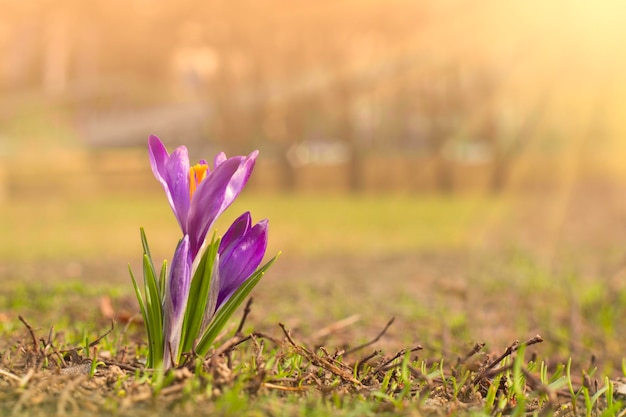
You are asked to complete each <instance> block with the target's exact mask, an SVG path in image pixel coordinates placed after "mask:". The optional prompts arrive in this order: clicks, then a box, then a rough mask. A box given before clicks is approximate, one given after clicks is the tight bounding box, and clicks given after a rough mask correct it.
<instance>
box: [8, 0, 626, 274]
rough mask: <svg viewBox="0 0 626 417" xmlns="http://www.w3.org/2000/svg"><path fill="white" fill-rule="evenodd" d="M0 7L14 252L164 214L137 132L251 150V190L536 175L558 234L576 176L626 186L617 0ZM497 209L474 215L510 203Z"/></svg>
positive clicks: (433, 185) (524, 180) (625, 87)
mask: <svg viewBox="0 0 626 417" xmlns="http://www.w3.org/2000/svg"><path fill="white" fill-rule="evenodd" d="M0 10H1V12H0V201H1V202H2V210H3V213H2V219H3V222H2V223H0V225H2V227H3V228H4V229H5V230H4V231H3V232H4V233H3V234H4V236H5V238H4V239H3V240H4V241H3V242H2V245H0V256H1V258H2V259H4V261H7V262H8V260H9V259H20V258H25V259H28V258H33V257H34V258H41V257H45V256H50V257H54V256H60V255H61V254H63V253H64V254H65V255H66V256H68V257H72V256H83V255H85V254H84V253H83V252H81V250H85V248H86V247H90V246H89V245H87V244H86V243H85V242H87V241H88V237H85V236H83V235H89V234H92V235H93V234H97V233H104V231H109V232H110V231H111V230H116V229H114V226H112V225H113V224H114V222H115V221H116V219H118V220H119V219H121V218H124V217H125V216H126V218H129V219H131V220H132V221H133V222H134V221H138V222H141V221H144V220H145V222H147V223H148V225H150V219H151V217H150V216H151V214H150V213H152V212H151V211H150V210H156V211H155V212H154V214H153V217H154V222H155V223H154V224H158V222H157V220H156V219H158V218H160V216H170V215H169V214H165V213H166V212H167V210H168V208H167V207H163V208H159V209H153V206H154V205H159V207H161V206H166V204H164V200H163V197H162V195H161V190H160V188H159V185H158V184H157V183H156V181H155V180H154V179H153V177H152V174H151V172H150V170H149V166H148V162H147V159H148V158H147V152H146V141H147V137H148V135H149V134H157V135H158V136H160V137H161V139H162V140H163V141H164V142H165V143H166V144H167V146H168V147H169V149H170V150H171V149H173V148H174V147H175V146H177V145H180V144H186V145H187V146H188V147H189V148H190V154H191V155H192V159H200V158H206V159H211V158H212V155H214V154H215V153H216V152H218V151H222V150H224V151H226V152H227V154H229V155H232V154H247V153H249V152H250V151H251V150H252V149H259V150H260V151H261V157H260V158H259V163H258V165H257V169H256V171H255V174H254V176H253V179H252V181H251V183H250V189H251V190H252V191H250V192H251V193H252V194H251V195H255V196H257V197H258V196H261V197H258V198H257V199H256V200H255V199H254V198H252V197H251V198H250V200H252V201H257V202H258V201H262V200H259V199H262V198H268V197H267V196H268V195H278V196H280V195H314V196H317V197H316V198H314V199H311V200H301V201H304V203H303V204H305V205H306V204H309V205H310V204H313V203H312V201H319V200H320V199H322V198H327V197H328V196H337V195H340V196H343V195H353V196H357V197H355V198H362V199H363V198H365V199H366V202H365V203H359V204H363V205H365V204H367V202H371V201H373V200H374V199H376V198H387V199H389V198H391V197H390V196H394V195H395V196H397V195H400V196H405V197H406V196H409V197H406V198H417V199H419V198H432V196H448V197H442V198H459V197H455V196H463V198H466V199H467V198H469V199H472V198H479V199H481V200H480V201H490V203H485V204H489V210H487V209H484V207H482V206H480V204H483V203H476V204H479V206H478V207H479V208H476V209H473V210H475V211H476V212H481V213H483V212H487V211H488V213H489V214H491V213H496V214H497V213H502V212H507V210H508V209H502V208H501V206H500V205H498V204H499V203H493V201H495V200H494V199H502V198H507V199H508V200H506V201H512V200H510V199H511V198H513V199H516V198H521V197H520V196H526V195H534V196H537V195H539V196H540V198H539V199H538V200H537V201H539V202H540V203H541V204H543V205H545V207H544V206H541V205H539V206H535V209H536V210H535V211H531V213H533V214H532V216H530V217H532V218H533V219H534V220H533V221H535V222H537V221H541V220H544V219H548V221H550V222H551V223H550V226H548V227H547V228H548V229H549V230H550V233H551V236H552V235H554V234H555V233H559V230H560V228H561V227H562V225H563V224H567V223H568V222H569V220H568V218H567V215H566V211H567V207H571V206H572V205H574V206H578V203H573V201H575V200H573V199H572V198H573V197H572V196H574V194H575V192H576V190H579V189H582V190H584V193H583V194H581V195H582V196H583V200H584V201H586V202H590V201H596V202H599V201H606V200H604V199H605V198H606V195H611V196H614V199H613V200H614V201H617V202H618V203H619V202H620V201H621V200H623V199H620V198H619V191H620V190H623V189H624V185H626V162H624V155H626V141H624V140H623V135H624V132H625V130H626V118H625V117H624V114H626V112H625V110H626V54H625V53H624V48H625V47H626V46H625V42H626V29H624V25H623V22H624V21H626V5H624V4H623V3H622V2H619V1H611V0H607V1H603V2H594V3H591V2H588V1H585V0H574V1H572V0H568V1H551V2H544V1H524V2H501V1H475V0H445V1H426V0H422V1H418V0H415V1H409V0H385V1H382V0H338V1H321V2H308V1H307V2H305V1H293V0H263V1H258V0H228V1H224V0H202V1H198V0H181V1H178V2H165V1H147V0H124V1H121V0H106V1H104V0H93V1H89V2H85V1H82V0H55V1H52V0H38V1H22V0H0ZM607 190H608V194H602V197H598V194H594V193H598V192H602V193H605V192H607ZM502 195H505V196H507V197H498V196H502ZM153 196H154V197H153ZM263 196H264V197H263ZM358 196H360V197H358ZM363 196H370V197H363ZM371 196H374V197H371ZM377 196H385V197H377ZM411 196H412V197H411ZM468 196H469V197H468ZM476 196H479V197H476ZM277 198H278V197H277ZM367 198H369V199H367ZM436 198H439V197H436ZM116 199H117V200H116ZM489 199H491V200H489ZM613 200H612V201H613ZM83 201H88V202H91V203H84V204H88V206H81V205H80V204H83V203H81V202H83ZM142 201H143V203H142ZM280 201H281V202H282V203H281V204H283V206H281V207H282V208H283V209H284V211H285V212H290V211H293V210H296V209H297V207H299V206H297V205H296V204H295V203H293V204H294V205H290V204H291V203H288V202H286V201H285V200H280ZM420 201H426V200H420ZM437 201H438V203H437V204H439V206H437V205H435V206H434V207H438V208H436V209H433V210H436V211H441V210H442V209H441V207H445V204H444V203H441V201H444V200H437ZM454 201H457V202H458V200H454ZM472 201H475V200H472ZM498 201H502V200H498ZM515 201H517V200H515ZM547 201H550V202H552V203H553V204H552V203H550V206H549V207H548V206H547V205H546V204H547V203H546V202H547ZM117 203H120V204H117ZM122 203H123V204H126V206H124V205H123V204H122ZM248 203H250V201H248ZM89 204H91V205H89ZM142 204H144V205H142ZM251 204H252V205H254V204H261V203H251ZM276 204H279V203H276V201H270V202H268V203H267V207H270V206H271V207H275V206H276ZM329 204H330V203H329ZM451 204H452V203H451ZM600 206H601V207H603V208H606V207H607V204H606V203H602V204H600ZM94 207H98V208H99V210H101V212H99V211H97V210H96V209H95V208H94ZM119 207H124V208H123V209H122V208H119ZM129 207H134V208H135V211H129V210H131V209H130V208H129ZM387 209H388V210H389V211H390V212H393V210H396V208H393V207H389V208H387ZM483 209H484V210H483ZM328 211H329V212H332V211H334V208H333V206H332V204H331V205H330V206H329V207H328ZM267 212H270V214H272V212H271V210H270V208H267V209H266V210H265V213H264V212H261V213H260V216H263V217H264V216H265V215H267V214H266V213H267ZM132 213H135V214H132ZM409 213H410V211H409ZM462 213H465V212H462ZM462 213H461V216H462V215H463V214H462ZM472 213H473V212H472ZM236 214H237V213H235V214H234V215H236ZM483 214H484V213H483ZM483 214H481V216H483ZM614 214H615V213H614ZM277 215H279V216H284V213H282V212H281V213H278V214H277ZM408 215H409V216H410V214H408ZM500 215H501V214H500ZM604 215H605V214H600V215H599V216H604ZM623 215H624V212H623V211H622V205H621V203H619V204H618V209H617V211H616V214H615V215H614V216H612V217H610V219H611V221H610V222H608V223H607V224H606V225H604V226H603V227H608V228H611V229H612V230H619V232H620V233H621V231H623V227H622V226H623V220H624V216H623ZM133 216H135V217H133ZM372 216H376V214H372ZM449 216H450V218H455V217H456V218H458V216H459V214H458V213H457V212H456V211H454V210H452V211H451V212H450V213H449ZM501 216H504V215H501ZM466 217H467V216H466ZM484 217H489V216H487V215H484ZM605 217H606V218H607V219H608V218H609V216H605ZM167 218H168V219H169V220H171V219H170V217H167ZM467 218H468V219H469V220H467V221H468V223H469V222H471V221H472V220H475V217H471V216H469V217H467ZM502 218H503V219H504V220H501V221H500V222H495V223H494V222H492V221H487V220H484V218H483V217H480V219H481V222H482V223H480V225H483V224H488V225H490V227H491V228H492V229H498V228H499V226H500V225H501V224H502V223H516V222H515V221H512V220H511V217H506V216H504V217H502ZM577 218H579V219H580V217H577ZM370 220H371V219H370ZM483 220H484V222H483ZM119 221H122V220H119ZM295 221H297V220H296V219H294V222H295ZM615 221H618V222H620V223H619V225H620V228H615V227H614V226H615V224H616V223H614V222H615ZM81 222H83V223H81ZM129 222H130V221H129ZM300 222H302V219H300ZM96 224H101V226H98V227H100V228H101V229H93V228H95V227H96V226H95V225H96ZM387 226H388V225H387ZM111 227H113V229H111ZM134 227H136V226H134ZM154 227H158V226H154ZM278 227H280V226H278ZM396 227H398V228H401V226H396ZM594 227H595V226H594ZM81 228H82V229H81ZM85 229H86V230H85ZM286 229H287V227H285V231H286ZM68 230H72V231H71V232H69V231H68ZM94 230H95V231H94ZM381 230H385V229H384V228H383V226H381ZM474 232H475V231H474V229H472V232H471V233H469V232H468V233H467V235H468V236H469V235H471V236H474V239H475V236H477V234H476V233H474ZM525 232H526V233H528V230H526V231H525ZM125 233H126V229H124V234H121V235H122V236H125V237H124V239H126V236H128V235H127V234H125ZM130 233H133V234H132V237H133V238H134V237H135V234H134V233H135V232H134V231H133V232H130ZM157 233H158V232H157ZM398 233H400V231H398ZM419 233H431V234H432V235H433V236H434V235H436V232H424V231H423V230H422V231H420V232H419ZM174 235H176V231H175V228H174V227H172V232H171V236H174ZM278 236H279V237H278V238H277V239H278V240H279V243H283V244H286V245H289V244H290V242H292V241H291V240H288V239H286V240H284V241H282V242H281V241H280V239H281V238H280V234H279V235H278ZM540 236H541V235H540V234H534V233H532V236H530V237H529V239H531V240H532V239H535V240H537V239H541V238H540ZM585 236H587V235H585ZM167 237H168V238H169V237H170V235H168V236H167ZM61 238H63V239H68V240H70V241H71V242H72V243H71V244H69V245H70V246H69V247H71V248H73V249H71V250H70V249H68V246H64V245H62V244H57V243H58V239H61ZM46 239H50V240H46ZM71 239H74V240H71ZM98 239H101V241H104V240H106V239H104V238H103V237H102V238H101V237H98ZM118 239H120V237H119V235H115V236H114V237H110V238H109V240H111V241H117V240H118ZM301 240H303V239H299V238H296V237H294V238H293V241H295V242H300V241H301ZM553 240H554V239H553ZM470 241H471V242H474V241H472V240H470ZM34 242H39V244H38V245H35V244H34ZM380 245H381V246H382V245H383V244H382V243H381V244H380ZM110 246H111V247H113V249H112V250H113V252H114V253H115V249H118V250H119V251H120V254H121V253H122V251H123V250H126V249H127V248H128V247H127V246H123V245H122V246H121V248H123V249H121V248H120V247H119V245H117V244H111V245H110ZM400 246H401V244H398V247H400ZM102 247H103V246H100V248H102ZM104 247H105V248H106V246H104ZM129 247H132V248H134V246H129ZM392 247H393V245H392ZM416 247H419V245H418V246H416ZM97 248H98V246H97V245H96V244H94V245H93V252H94V253H97V252H99V251H102V250H103V249H100V250H98V249H97ZM105 250H106V249H105ZM307 250H308V249H307ZM55 251H56V252H55ZM123 253H125V252H123ZM85 256H87V255H85Z"/></svg>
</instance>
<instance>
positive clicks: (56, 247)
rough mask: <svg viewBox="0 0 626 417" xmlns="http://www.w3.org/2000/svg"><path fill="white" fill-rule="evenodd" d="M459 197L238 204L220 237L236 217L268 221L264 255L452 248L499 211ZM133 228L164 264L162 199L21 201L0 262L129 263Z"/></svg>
mask: <svg viewBox="0 0 626 417" xmlns="http://www.w3.org/2000/svg"><path fill="white" fill-rule="evenodd" d="M498 205H499V202H498V201H496V200H490V199H484V198H482V199H481V198H459V197H449V198H441V197H406V196H404V197H402V196H399V197H398V196H396V197H389V198H381V197H380V196H362V197H354V198H350V197H345V196H335V197H323V198H322V197H316V196H308V197H306V196H298V197H295V196H280V195H272V196H263V195H246V196H242V197H241V198H240V199H239V200H238V201H237V202H236V203H235V205H234V206H233V207H231V208H230V209H229V210H228V212H227V213H226V214H225V215H224V216H223V219H221V221H220V222H219V224H218V225H217V228H218V229H220V230H222V231H223V230H224V229H225V228H226V227H227V225H228V224H229V223H230V222H231V221H232V220H234V218H235V217H237V216H238V215H239V214H240V213H241V212H242V211H244V210H250V211H251V212H252V213H253V216H254V218H253V220H254V219H257V220H258V219H260V218H263V217H267V218H269V219H270V220H271V225H270V227H271V233H272V235H271V242H270V244H271V246H270V251H273V252H276V251H278V250H283V249H286V248H289V252H290V253H291V254H293V255H294V256H296V255H304V256H311V255H313V256H314V255H319V254H328V253H333V254H338V255H341V254H371V253H376V252H380V251H386V252H392V253H393V252H399V251H406V250H421V249H443V248H458V247H460V246H461V245H463V244H464V242H466V241H467V239H468V238H469V237H470V235H471V233H472V232H473V231H474V229H475V227H476V225H477V224H482V223H483V222H484V220H485V218H486V216H487V214H488V213H489V212H490V211H491V210H494V209H496V207H498ZM139 226H143V227H144V228H145V229H146V232H147V234H148V237H149V238H150V241H151V242H154V243H153V244H152V246H153V247H154V248H155V251H156V252H158V253H161V254H162V256H164V257H170V256H171V254H170V253H169V252H171V251H172V243H171V242H173V241H175V239H176V238H177V237H178V227H177V225H176V221H175V219H174V217H173V215H172V214H171V213H170V210H169V206H168V205H167V201H166V200H165V198H164V197H163V196H162V195H161V194H158V195H147V196H145V195H144V196H139V197H97V198H91V199H75V200H55V199H47V200H44V201H38V200H34V199H32V200H21V201H11V202H10V204H5V205H2V206H0V227H1V228H2V230H3V231H4V239H3V240H2V241H0V259H5V260H18V261H20V260H23V261H33V260H42V259H43V260H45V259H51V260H54V259H63V258H65V259H94V258H99V257H101V256H103V254H105V255H104V256H105V257H109V258H121V259H129V258H131V256H132V254H133V253H134V252H136V251H137V248H139V247H140V246H139V232H138V230H139Z"/></svg>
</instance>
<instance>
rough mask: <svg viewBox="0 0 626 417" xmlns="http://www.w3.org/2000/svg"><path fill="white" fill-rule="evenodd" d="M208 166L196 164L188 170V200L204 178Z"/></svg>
mask: <svg viewBox="0 0 626 417" xmlns="http://www.w3.org/2000/svg"><path fill="white" fill-rule="evenodd" d="M208 168H209V167H208V166H206V165H204V164H196V165H194V166H192V167H191V168H190V169H189V199H190V200H191V199H192V198H193V195H194V193H195V192H196V189H197V188H198V185H200V183H201V182H202V180H203V179H205V178H206V174H207V171H208Z"/></svg>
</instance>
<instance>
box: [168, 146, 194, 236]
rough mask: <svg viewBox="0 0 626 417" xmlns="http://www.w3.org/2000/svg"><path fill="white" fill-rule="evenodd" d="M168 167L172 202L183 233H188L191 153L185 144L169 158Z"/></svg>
mask: <svg viewBox="0 0 626 417" xmlns="http://www.w3.org/2000/svg"><path fill="white" fill-rule="evenodd" d="M166 169H167V178H166V180H167V186H168V189H169V198H170V204H171V205H172V210H174V215H175V216H176V219H177V220H178V223H179V224H180V227H181V228H182V230H183V234H187V233H188V231H187V216H188V214H189V205H190V196H189V155H188V153H187V148H185V147H184V146H180V147H178V148H176V149H175V150H174V152H173V153H172V155H170V157H169V159H168V160H167V164H166Z"/></svg>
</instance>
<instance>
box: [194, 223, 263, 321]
mask: <svg viewBox="0 0 626 417" xmlns="http://www.w3.org/2000/svg"><path fill="white" fill-rule="evenodd" d="M267 231H268V221H267V219H264V220H261V221H260V222H258V223H257V224H255V225H254V226H252V218H251V217H250V212H245V213H244V214H242V215H241V216H239V217H238V218H237V219H236V220H235V221H234V222H233V224H232V225H231V226H230V227H229V228H228V230H227V231H226V233H225V234H224V236H223V237H222V240H221V242H220V246H219V248H218V251H217V258H216V261H215V266H214V270H213V276H212V278H211V280H212V281H211V293H210V294H209V301H208V303H207V309H206V311H205V314H204V319H203V324H202V328H203V329H205V328H206V326H208V324H209V322H210V321H211V318H212V317H213V315H214V314H215V312H216V311H217V310H219V308H220V307H221V306H222V305H223V304H224V303H225V302H226V301H228V299H229V298H230V297H231V296H232V295H233V293H234V292H235V291H237V289H238V288H239V287H240V286H241V285H242V284H243V283H244V282H245V281H246V280H247V279H248V278H250V276H252V274H253V273H254V271H256V269H257V268H258V267H259V264H260V263H261V261H262V260H263V257H264V256H265V250H266V249H267Z"/></svg>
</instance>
